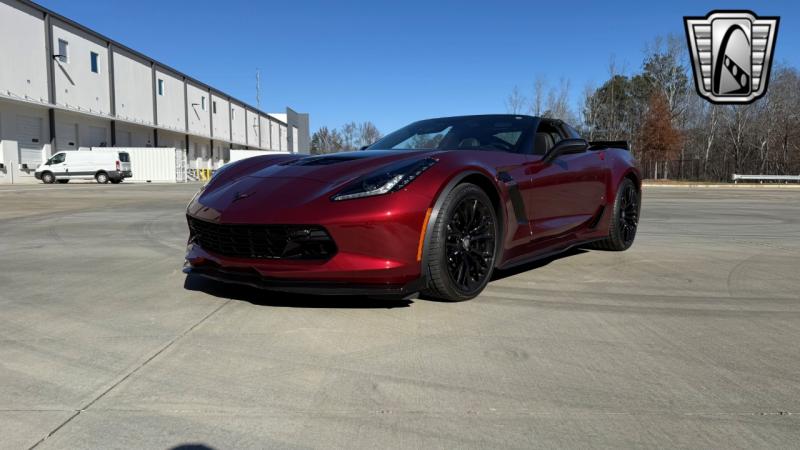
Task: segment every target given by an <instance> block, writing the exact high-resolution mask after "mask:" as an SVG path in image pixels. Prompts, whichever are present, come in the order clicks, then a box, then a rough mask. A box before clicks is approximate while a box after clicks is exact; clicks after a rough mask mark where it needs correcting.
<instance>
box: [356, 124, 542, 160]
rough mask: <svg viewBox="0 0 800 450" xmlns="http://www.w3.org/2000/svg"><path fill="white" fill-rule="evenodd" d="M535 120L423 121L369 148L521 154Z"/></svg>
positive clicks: (524, 149)
mask: <svg viewBox="0 0 800 450" xmlns="http://www.w3.org/2000/svg"><path fill="white" fill-rule="evenodd" d="M535 123H536V122H535V119H534V118H533V117H528V116H515V115H486V116H462V117H445V118H441V119H430V120H423V121H420V122H416V123H413V124H411V125H409V126H407V127H405V128H402V129H400V130H398V131H396V132H394V133H391V134H390V135H388V136H386V137H385V138H383V139H381V140H380V141H378V142H376V143H375V144H373V145H371V146H370V148H372V149H403V150H414V149H419V150H422V149H441V150H501V151H508V152H525V151H526V150H527V148H523V147H526V146H527V145H529V144H528V143H529V142H530V140H529V139H530V136H531V135H532V132H533V125H534V124H535Z"/></svg>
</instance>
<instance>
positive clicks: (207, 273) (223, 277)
mask: <svg viewBox="0 0 800 450" xmlns="http://www.w3.org/2000/svg"><path fill="white" fill-rule="evenodd" d="M183 273H185V274H187V275H196V276H201V277H204V278H208V279H211V280H215V281H220V282H223V283H231V284H238V285H243V286H250V287H254V288H258V289H266V290H271V291H280V292H288V293H293V294H311V295H380V296H393V297H394V296H397V297H403V296H406V295H410V294H413V293H415V292H419V291H420V290H422V289H423V288H424V287H425V282H424V280H423V279H422V278H418V279H416V280H412V281H410V282H408V283H404V284H364V285H359V284H353V283H349V282H346V281H338V282H337V281H308V280H281V279H274V278H265V277H263V276H261V275H259V274H258V273H257V272H248V271H238V270H231V269H226V268H223V267H213V266H197V267H193V266H191V265H190V264H188V263H187V264H186V266H185V267H184V268H183Z"/></svg>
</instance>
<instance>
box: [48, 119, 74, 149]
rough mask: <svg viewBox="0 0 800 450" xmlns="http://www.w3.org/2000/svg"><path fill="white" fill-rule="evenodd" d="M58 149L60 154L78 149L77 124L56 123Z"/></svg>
mask: <svg viewBox="0 0 800 450" xmlns="http://www.w3.org/2000/svg"><path fill="white" fill-rule="evenodd" d="M56 149H57V150H58V151H60V152H62V151H64V150H77V149H78V125H77V124H74V123H66V122H56ZM53 153H55V152H53Z"/></svg>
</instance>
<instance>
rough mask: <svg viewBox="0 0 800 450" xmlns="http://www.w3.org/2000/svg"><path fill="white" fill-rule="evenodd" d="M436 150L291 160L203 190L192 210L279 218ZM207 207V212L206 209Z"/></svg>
mask: <svg viewBox="0 0 800 450" xmlns="http://www.w3.org/2000/svg"><path fill="white" fill-rule="evenodd" d="M433 153H436V152H435V151H407V150H401V151H385V150H376V151H358V152H347V153H336V154H331V155H321V156H311V157H305V158H298V159H292V160H289V161H286V162H282V163H278V164H275V165H271V166H268V167H265V168H263V169H259V170H257V171H255V172H252V173H249V174H247V175H245V176H241V177H237V178H234V179H231V180H229V181H227V182H222V183H221V184H218V185H215V186H213V187H210V188H209V189H206V190H205V191H203V192H202V193H201V194H200V196H199V198H198V199H197V200H198V201H199V204H194V202H193V205H190V207H189V213H190V214H193V215H196V216H198V217H201V218H205V219H208V220H212V221H222V222H226V223H248V222H250V221H252V220H253V219H254V213H256V215H258V216H259V218H260V219H261V220H269V221H273V222H275V223H280V222H283V221H288V222H287V223H289V222H291V220H293V217H294V215H295V213H296V212H297V211H302V210H307V208H308V207H309V205H310V204H312V203H313V202H315V201H317V200H320V199H326V203H327V199H328V198H329V197H330V196H331V195H333V194H335V193H336V192H338V191H339V190H340V189H341V188H342V187H343V186H344V185H346V184H347V183H348V182H350V181H351V180H353V179H355V178H358V177H359V176H362V175H365V174H368V173H371V172H372V171H375V170H378V169H379V168H380V167H383V166H385V165H387V164H391V163H393V162H396V161H402V160H406V159H418V158H424V157H426V156H428V155H431V154H433ZM204 209H205V210H206V211H203V210H204Z"/></svg>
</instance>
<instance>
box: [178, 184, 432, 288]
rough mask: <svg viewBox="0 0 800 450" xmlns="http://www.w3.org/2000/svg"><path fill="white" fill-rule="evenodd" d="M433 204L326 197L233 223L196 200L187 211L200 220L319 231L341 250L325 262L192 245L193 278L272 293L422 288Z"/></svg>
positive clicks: (414, 199)
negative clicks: (422, 249) (423, 247)
mask: <svg viewBox="0 0 800 450" xmlns="http://www.w3.org/2000/svg"><path fill="white" fill-rule="evenodd" d="M431 201H432V200H431V199H430V198H427V197H425V196H421V195H416V194H413V193H409V192H403V193H395V194H393V195H392V196H391V197H389V196H387V197H382V198H372V199H359V200H352V201H343V202H331V201H330V200H328V199H327V198H325V202H322V203H321V204H320V205H319V207H314V206H316V205H314V206H308V207H305V208H302V210H301V209H294V208H292V209H290V210H284V211H278V212H274V211H269V210H267V212H263V211H265V210H264V209H260V208H259V209H254V212H253V213H252V214H247V215H242V214H238V215H235V216H233V218H231V214H228V219H227V220H226V214H227V213H229V211H227V210H226V211H223V212H219V211H217V210H213V209H212V208H210V207H206V206H203V205H202V204H200V203H198V202H197V201H196V200H195V201H193V202H192V204H190V206H189V208H188V211H187V213H188V215H189V216H190V217H193V218H195V219H198V220H205V221H212V222H217V223H221V224H236V223H239V224H253V223H254V222H255V223H259V224H266V225H268V224H287V225H290V224H313V225H318V226H320V227H323V228H324V229H325V230H327V232H328V234H329V235H330V237H331V239H332V240H333V242H334V243H335V246H336V249H337V250H336V252H335V254H333V255H332V257H330V258H329V259H325V260H314V259H310V260H301V259H289V258H275V259H258V258H246V257H245V258H240V257H233V256H228V255H221V254H217V253H215V252H214V251H212V250H210V249H206V248H203V247H202V246H201V245H200V244H199V243H196V242H189V244H188V247H187V254H186V261H187V264H188V266H187V272H190V273H196V274H198V275H202V276H206V277H209V278H215V279H219V280H220V281H227V282H232V283H239V284H247V285H251V286H256V287H262V288H267V289H278V290H284V291H293V292H313V293H329V294H331V295H336V294H351V293H379V294H404V293H408V292H410V291H409V290H411V289H416V290H419V286H421V285H423V284H424V277H423V276H422V271H421V266H422V264H421V262H420V260H419V259H418V253H419V252H418V250H419V245H420V240H421V237H422V236H421V231H422V226H423V221H424V220H425V217H426V211H427V208H429V205H430V203H431ZM234 204H236V203H234ZM240 204H241V203H240ZM259 214H262V215H259ZM263 214H271V215H270V216H265V215H263Z"/></svg>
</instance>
